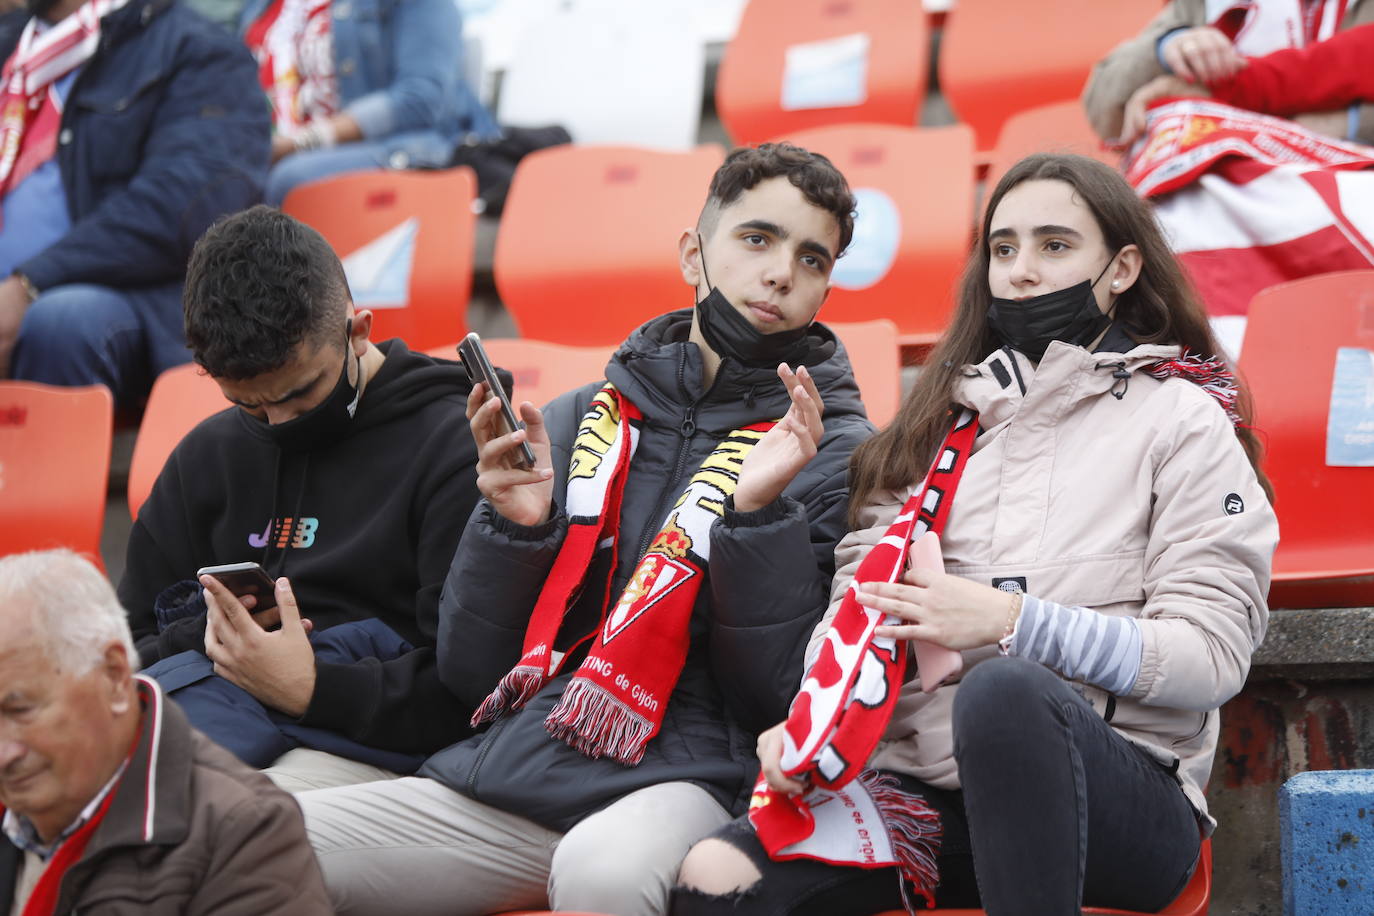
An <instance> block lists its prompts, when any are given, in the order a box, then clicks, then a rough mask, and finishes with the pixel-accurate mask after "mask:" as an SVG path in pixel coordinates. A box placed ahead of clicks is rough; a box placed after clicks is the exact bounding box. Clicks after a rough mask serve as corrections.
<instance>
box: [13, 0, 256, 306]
mask: <svg viewBox="0 0 1374 916" xmlns="http://www.w3.org/2000/svg"><path fill="white" fill-rule="evenodd" d="M26 22H27V18H26V17H24V16H23V15H19V16H7V17H5V18H4V19H3V20H0V60H5V59H8V58H9V56H10V54H11V53H13V51H14V48H15V46H16V45H17V44H18V42H19V35H20V32H21V31H22V30H23V27H24V25H25V23H26ZM270 142H271V141H270V127H269V119H268V111H267V103H266V102H265V101H264V99H263V95H262V90H261V89H260V88H259V86H258V81H257V72H256V67H255V65H254V63H253V59H252V57H251V55H249V53H248V51H247V50H246V49H245V48H244V47H243V46H242V45H241V44H239V43H238V42H237V41H236V40H235V39H234V38H233V37H232V36H230V35H226V34H225V33H224V32H223V31H222V30H220V29H218V28H216V27H215V26H213V25H211V24H210V23H209V22H208V21H207V20H205V19H202V18H201V17H200V16H198V15H197V14H195V13H193V12H191V11H190V10H188V9H184V8H182V7H179V6H177V5H176V3H175V2H173V0H130V2H129V4H128V5H127V6H125V7H123V8H122V9H119V10H116V11H115V12H113V13H110V14H109V15H108V16H106V17H105V19H104V20H103V21H102V23H101V35H100V45H99V47H98V48H97V49H96V52H95V54H94V56H92V57H91V58H90V59H89V60H88V61H86V63H85V64H84V65H83V67H82V70H81V73H80V75H78V76H77V79H76V83H75V84H74V85H73V86H72V90H71V94H70V95H69V96H68V98H67V103H66V108H65V110H64V111H63V113H62V129H61V132H60V133H59V134H58V147H57V156H58V165H59V167H60V169H61V172H62V185H63V187H64V188H65V190H66V194H67V209H68V211H69V213H70V216H71V220H72V228H71V230H70V231H69V232H68V233H67V234H66V236H64V237H63V238H62V239H61V240H60V241H58V242H57V243H55V244H54V245H52V246H50V247H49V248H47V249H46V250H44V251H43V252H41V253H39V254H38V255H35V256H34V257H32V258H30V259H29V260H27V261H25V262H24V263H23V264H20V265H19V267H18V270H19V271H20V272H21V273H23V274H24V275H25V276H27V277H28V278H29V279H30V280H32V281H33V283H34V285H35V286H37V287H38V288H39V289H40V290H41V289H48V288H49V287H53V286H60V285H63V284H67V283H82V282H85V283H99V284H101V285H103V286H112V287H119V288H128V287H148V286H163V285H168V284H177V283H180V281H181V280H182V278H183V277H184V275H185V272H186V261H187V259H188V257H189V256H190V253H191V246H192V245H194V244H195V241H196V239H198V238H199V237H200V235H201V233H203V232H204V231H205V230H206V228H208V227H209V225H210V224H211V223H212V222H214V221H215V219H217V218H218V217H220V216H223V215H225V214H227V213H233V212H235V211H238V210H241V209H243V208H245V207H248V206H251V205H252V204H254V203H256V202H257V201H258V200H259V199H260V198H261V196H262V186H263V182H264V181H265V180H266V177H267V165H268V161H267V160H268V153H269V149H270ZM175 289H176V287H175V286H173V290H175ZM176 317H177V318H178V319H179V318H180V310H179V309H177V310H176Z"/></svg>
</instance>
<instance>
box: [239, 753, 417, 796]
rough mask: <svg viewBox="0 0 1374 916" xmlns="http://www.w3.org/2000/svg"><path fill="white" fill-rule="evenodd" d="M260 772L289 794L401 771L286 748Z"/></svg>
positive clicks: (393, 776) (386, 776)
mask: <svg viewBox="0 0 1374 916" xmlns="http://www.w3.org/2000/svg"><path fill="white" fill-rule="evenodd" d="M262 773H263V775H264V776H266V777H267V778H268V779H270V780H272V781H273V782H274V783H276V784H277V788H278V789H281V790H282V791H283V792H290V793H292V794H295V793H298V792H309V791H310V790H311V789H332V788H334V787H335V786H355V785H357V784H358V783H360V782H377V781H378V780H381V779H396V778H397V777H398V776H399V775H400V774H398V773H393V772H391V771H390V770H384V769H382V768H381V767H375V766H373V765H372V764H370V763H361V762H359V761H357V760H349V759H348V758H347V757H339V756H336V755H334V754H326V753H325V752H324V751H317V750H315V749H313V748H308V747H298V748H295V749H293V750H289V751H287V752H286V753H285V754H282V755H281V756H280V757H278V758H277V759H276V760H274V761H272V765H271V766H270V767H268V768H267V769H265V770H263V771H262Z"/></svg>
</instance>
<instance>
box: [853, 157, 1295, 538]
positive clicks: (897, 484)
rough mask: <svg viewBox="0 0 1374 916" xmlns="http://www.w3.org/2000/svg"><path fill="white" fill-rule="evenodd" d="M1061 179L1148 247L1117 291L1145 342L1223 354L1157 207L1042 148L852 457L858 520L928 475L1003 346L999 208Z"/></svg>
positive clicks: (1025, 166)
mask: <svg viewBox="0 0 1374 916" xmlns="http://www.w3.org/2000/svg"><path fill="white" fill-rule="evenodd" d="M1035 180H1053V181H1062V182H1065V183H1066V184H1068V185H1070V186H1071V187H1073V189H1074V191H1075V192H1076V194H1077V195H1078V197H1079V199H1080V200H1082V201H1083V203H1084V204H1086V205H1087V206H1088V209H1090V210H1091V211H1092V214H1093V216H1094V217H1095V218H1096V220H1097V224H1098V226H1099V227H1101V229H1102V236H1103V239H1104V240H1105V241H1106V245H1107V250H1108V251H1119V250H1121V249H1122V248H1123V247H1125V246H1127V245H1135V246H1136V247H1137V248H1139V249H1140V255H1141V268H1140V276H1139V277H1137V278H1136V281H1135V283H1134V284H1132V286H1131V288H1130V289H1128V290H1126V291H1125V292H1123V293H1121V294H1120V295H1118V296H1117V299H1116V310H1115V314H1116V318H1117V320H1119V321H1120V322H1121V323H1122V325H1123V327H1124V328H1125V330H1126V332H1127V333H1128V334H1129V335H1130V337H1131V338H1132V339H1133V340H1135V341H1136V343H1142V344H1178V345H1180V346H1183V347H1185V348H1186V349H1187V350H1189V351H1190V352H1191V353H1195V354H1199V355H1201V356H1203V357H1211V356H1217V355H1221V347H1220V345H1219V344H1218V343H1217V340H1216V337H1215V336H1213V334H1212V327H1211V325H1210V324H1209V323H1208V321H1207V316H1206V313H1205V312H1204V310H1203V308H1202V303H1201V301H1200V300H1199V299H1198V296H1197V293H1196V292H1195V291H1194V289H1193V286H1192V284H1191V283H1190V282H1189V281H1188V278H1187V276H1186V275H1185V274H1184V273H1183V269H1182V268H1181V267H1180V266H1179V263H1178V261H1177V260H1176V259H1175V258H1174V255H1173V252H1172V251H1170V250H1169V246H1168V244H1167V243H1166V242H1165V241H1164V235H1163V233H1162V232H1161V231H1160V229H1159V224H1158V223H1157V222H1156V221H1155V217H1154V212H1153V211H1152V210H1151V209H1150V206H1149V205H1148V204H1147V203H1145V201H1143V200H1141V199H1140V198H1139V197H1137V196H1136V194H1135V192H1134V191H1133V190H1131V187H1130V185H1128V184H1127V183H1126V181H1125V179H1123V178H1122V177H1121V175H1119V174H1118V173H1117V172H1115V171H1113V170H1112V169H1111V168H1110V167H1108V166H1106V165H1104V164H1103V163H1101V162H1098V161H1097V160H1095V159H1089V158H1087V157H1085V156H1073V155H1066V154H1048V153H1041V154H1037V155H1034V156H1028V157H1026V158H1025V159H1022V160H1021V161H1020V162H1018V163H1016V165H1014V166H1012V167H1011V169H1010V170H1009V171H1008V172H1007V173H1006V174H1005V175H1003V176H1002V180H1001V181H999V182H998V183H997V188H996V189H995V190H994V191H993V192H992V195H991V196H990V197H989V198H988V202H987V208H986V209H985V210H984V212H983V222H982V226H981V228H980V231H979V233H978V238H977V239H976V240H975V244H974V247H973V250H972V251H971V252H970V254H969V259H968V264H967V265H966V266H965V267H964V274H963V277H962V278H961V279H960V281H959V300H958V305H957V307H956V309H955V313H954V320H953V321H952V322H951V323H950V326H949V329H948V330H947V331H946V332H945V334H944V336H943V337H942V338H941V339H940V342H939V343H938V344H937V345H936V346H935V349H934V350H933V351H932V352H931V354H930V357H929V359H927V360H926V364H925V366H924V367H923V368H922V370H921V375H920V378H919V379H918V380H917V382H916V385H915V387H914V388H912V390H911V392H910V393H909V394H907V396H906V398H905V399H904V400H903V401H902V406H901V408H900V409H899V410H898V411H897V415H896V416H895V417H894V418H893V420H892V422H891V423H889V424H888V425H887V426H886V427H884V429H883V430H882V431H881V432H879V433H878V434H877V435H876V436H874V437H873V438H872V439H869V440H868V441H867V442H865V443H863V444H862V445H860V446H859V447H858V448H857V449H855V451H854V455H853V457H852V458H851V459H850V490H849V498H850V502H849V520H850V525H851V526H857V518H858V512H859V509H861V508H862V507H863V506H864V505H866V504H867V503H868V502H869V501H870V500H871V499H872V498H873V497H874V495H875V493H876V492H877V491H879V490H902V489H905V488H906V487H908V486H910V485H911V483H912V482H913V481H916V480H920V479H921V478H922V477H923V476H925V472H926V469H927V468H928V467H929V466H930V462H931V461H932V460H933V459H934V456H935V449H936V448H937V447H938V446H939V444H940V441H941V440H942V439H943V437H944V435H945V433H946V432H947V431H948V426H949V418H948V411H949V407H950V404H952V403H953V401H954V387H955V384H956V382H957V380H958V378H959V373H960V370H961V368H962V367H963V366H965V365H967V364H969V363H979V362H982V361H983V360H984V359H986V358H987V356H988V355H989V354H991V353H992V352H993V351H994V350H996V349H997V348H998V347H999V346H1000V342H999V341H998V340H997V338H996V337H994V336H993V334H992V331H991V330H990V329H989V327H988V324H987V314H988V305H989V302H990V300H991V298H992V291H991V289H990V288H989V286H988V265H989V259H990V253H989V249H988V245H987V237H988V232H989V231H990V229H991V224H992V215H993V213H994V212H996V210H997V205H998V204H1000V203H1001V202H1002V198H1003V197H1005V196H1006V195H1007V192H1008V191H1010V190H1011V189H1012V188H1014V187H1016V186H1017V185H1019V184H1021V183H1022V182H1024V181H1035ZM1236 381H1237V385H1238V386H1239V388H1240V391H1239V398H1238V400H1237V403H1236V411H1237V412H1238V413H1239V414H1240V416H1241V423H1240V425H1238V426H1237V427H1236V437H1237V438H1238V439H1240V444H1241V446H1242V447H1243V448H1244V449H1245V454H1246V456H1247V457H1249V459H1250V464H1251V465H1252V466H1253V467H1254V469H1255V474H1256V476H1258V477H1259V481H1260V485H1261V486H1263V487H1264V490H1265V492H1266V493H1270V496H1271V498H1272V492H1271V491H1270V488H1269V481H1268V479H1267V478H1266V477H1265V476H1264V472H1263V471H1262V470H1261V469H1260V458H1261V455H1262V453H1263V449H1262V447H1261V445H1260V442H1259V439H1258V438H1257V437H1256V436H1255V433H1254V430H1253V429H1251V428H1250V423H1251V420H1252V418H1253V417H1254V407H1253V404H1252V403H1251V400H1250V393H1249V390H1248V389H1247V388H1246V386H1245V385H1244V382H1243V381H1242V380H1241V379H1239V378H1237V380H1236Z"/></svg>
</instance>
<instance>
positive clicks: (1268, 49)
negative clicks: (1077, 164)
mask: <svg viewBox="0 0 1374 916" xmlns="http://www.w3.org/2000/svg"><path fill="white" fill-rule="evenodd" d="M1372 57H1374V2H1371V0H1205V2H1204V0H1174V2H1173V3H1170V4H1169V6H1168V7H1166V9H1165V10H1164V11H1163V12H1161V14H1160V15H1159V16H1158V17H1156V19H1155V20H1154V21H1153V22H1151V23H1150V25H1149V26H1147V27H1146V29H1145V31H1144V32H1143V33H1142V34H1141V35H1140V36H1137V37H1136V38H1134V39H1132V40H1130V41H1128V42H1126V43H1125V44H1123V45H1121V46H1120V47H1119V48H1117V49H1116V50H1115V51H1113V52H1112V53H1111V55H1109V56H1108V57H1107V58H1106V59H1105V60H1104V61H1102V62H1101V63H1100V64H1099V65H1098V67H1097V69H1096V71H1095V72H1094V74H1093V77H1092V79H1091V80H1090V81H1089V83H1088V86H1087V88H1086V89H1085V91H1084V104H1085V106H1086V109H1087V112H1088V115H1089V118H1090V120H1091V121H1092V122H1093V125H1094V127H1095V128H1096V129H1097V131H1098V132H1099V133H1100V134H1101V135H1102V137H1103V138H1104V140H1106V141H1107V142H1110V143H1113V144H1116V145H1119V146H1122V147H1126V148H1129V152H1128V153H1127V156H1126V159H1125V162H1124V163H1123V168H1124V169H1125V171H1126V175H1127V178H1128V180H1129V181H1130V182H1131V184H1132V186H1133V187H1135V189H1136V191H1137V193H1139V194H1140V195H1141V196H1143V197H1148V198H1150V199H1151V200H1153V201H1154V202H1155V205H1156V211H1157V213H1158V216H1159V220H1160V222H1161V223H1162V225H1163V226H1164V229H1165V232H1166V234H1167V235H1168V237H1169V240H1170V242H1171V244H1172V245H1173V246H1174V250H1175V251H1176V252H1177V253H1178V254H1179V256H1180V259H1181V260H1182V261H1183V263H1184V265H1185V267H1186V268H1187V269H1188V271H1189V273H1190V274H1191V276H1192V278H1193V280H1194V282H1195V284H1196V285H1197V287H1198V291H1199V292H1200V293H1201V295H1202V297H1203V301H1204V302H1205V303H1206V306H1207V311H1208V313H1209V314H1210V315H1211V316H1212V318H1213V323H1214V325H1215V327H1216V330H1217V332H1218V334H1219V336H1221V338H1222V342H1223V344H1224V345H1225V346H1226V348H1227V350H1228V351H1229V352H1230V353H1231V354H1232V355H1236V354H1238V353H1239V350H1240V346H1241V341H1242V339H1243V335H1244V321H1245V319H1244V316H1245V313H1246V311H1247V309H1248V308H1249V303H1250V300H1251V299H1252V298H1253V297H1254V295H1255V294H1256V293H1258V292H1259V291H1260V290H1262V289H1264V288H1266V287H1268V286H1271V285H1274V284H1276V283H1280V282H1284V281H1286V280H1293V279H1297V278H1300V277H1304V276H1309V275H1312V274H1318V273H1326V272H1329V271H1336V270H1349V269H1361V268H1368V267H1370V266H1374V221H1371V220H1370V218H1369V216H1368V213H1369V212H1370V210H1371V202H1374V171H1370V166H1372V165H1374V104H1371V103H1374V70H1371V68H1370V67H1369V66H1368V62H1369V60H1370V59H1371V58H1372Z"/></svg>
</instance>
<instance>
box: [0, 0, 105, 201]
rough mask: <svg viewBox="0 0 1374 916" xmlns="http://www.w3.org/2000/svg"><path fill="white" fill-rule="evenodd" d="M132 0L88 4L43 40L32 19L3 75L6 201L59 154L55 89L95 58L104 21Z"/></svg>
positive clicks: (0, 161) (1, 180)
mask: <svg viewBox="0 0 1374 916" xmlns="http://www.w3.org/2000/svg"><path fill="white" fill-rule="evenodd" d="M128 2H129V0H87V3H86V4H85V5H84V6H82V7H81V8H79V9H78V10H77V11H76V12H74V13H72V14H71V15H70V16H67V17H66V18H65V19H63V20H62V21H61V22H59V23H57V24H56V25H54V26H52V27H51V28H49V29H45V30H44V31H43V34H41V35H39V34H38V26H39V22H38V19H37V17H35V18H33V19H30V20H29V22H28V25H26V26H24V31H23V32H22V33H21V34H20V36H19V44H18V45H17V46H16V47H15V49H14V53H13V54H11V55H10V58H9V60H7V61H5V67H4V70H3V71H0V198H3V197H4V196H5V194H7V193H8V192H9V190H10V189H11V188H13V187H15V186H16V185H18V184H19V182H21V181H23V180H24V179H25V178H26V177H28V175H29V174H30V173H31V172H32V171H33V170H34V169H36V168H38V167H39V166H40V165H42V164H43V163H44V162H47V161H48V160H49V159H51V158H52V156H53V153H54V152H56V150H57V132H58V128H59V125H60V123H61V121H62V103H61V100H60V99H58V97H57V93H56V92H55V91H54V89H53V86H54V84H55V83H56V82H57V81H58V80H60V79H61V78H62V77H64V76H66V75H67V74H68V73H70V72H72V71H73V70H75V69H76V68H77V67H79V66H81V65H82V64H84V63H85V62H86V61H87V60H89V59H90V57H91V55H93V54H95V50H96V48H97V47H99V46H100V20H101V19H103V18H104V17H105V16H107V15H108V14H110V13H112V12H114V11H115V10H117V9H120V8H122V7H123V6H125V5H126V4H127V3H128Z"/></svg>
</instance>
